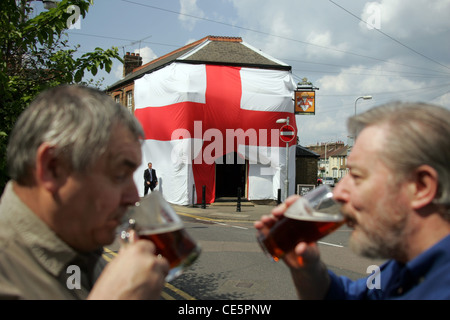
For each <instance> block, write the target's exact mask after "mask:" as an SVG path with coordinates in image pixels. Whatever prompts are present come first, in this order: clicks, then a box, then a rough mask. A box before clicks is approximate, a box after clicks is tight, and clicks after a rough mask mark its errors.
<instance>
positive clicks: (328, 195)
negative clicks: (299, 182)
mask: <svg viewBox="0 0 450 320" xmlns="http://www.w3.org/2000/svg"><path fill="white" fill-rule="evenodd" d="M339 210H340V205H339V204H338V203H337V202H336V201H334V200H333V192H332V190H331V188H330V187H329V186H327V185H321V186H319V187H317V188H315V189H313V190H312V191H310V192H309V193H307V194H306V195H305V196H303V197H301V198H299V199H298V200H297V201H296V202H294V203H293V204H292V205H291V206H290V207H289V208H288V209H287V210H286V212H285V213H284V216H283V217H282V218H281V219H280V220H278V221H277V222H276V223H275V225H274V226H273V227H272V228H271V229H270V230H269V232H268V234H266V235H265V234H263V233H262V232H259V233H258V236H257V239H258V242H259V244H260V246H261V248H262V249H263V251H264V252H266V253H267V254H268V255H269V256H271V257H272V258H273V260H275V261H278V260H279V259H281V258H283V256H284V255H285V254H286V253H287V252H289V251H291V250H293V249H294V248H295V246H296V245H297V244H298V243H299V242H316V241H317V240H319V239H321V238H323V237H324V236H326V235H328V234H329V233H331V232H333V231H334V230H336V229H338V228H339V227H340V226H341V225H342V224H343V223H344V217H343V216H342V214H341V213H340V211H339Z"/></svg>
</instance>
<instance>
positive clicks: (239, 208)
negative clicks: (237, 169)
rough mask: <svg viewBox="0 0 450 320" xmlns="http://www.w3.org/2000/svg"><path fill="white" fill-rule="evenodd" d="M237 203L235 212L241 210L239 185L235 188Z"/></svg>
mask: <svg viewBox="0 0 450 320" xmlns="http://www.w3.org/2000/svg"><path fill="white" fill-rule="evenodd" d="M237 193H238V196H237V205H236V212H241V188H240V187H239V188H238V189H237Z"/></svg>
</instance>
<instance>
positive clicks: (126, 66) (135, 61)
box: [123, 52, 142, 77]
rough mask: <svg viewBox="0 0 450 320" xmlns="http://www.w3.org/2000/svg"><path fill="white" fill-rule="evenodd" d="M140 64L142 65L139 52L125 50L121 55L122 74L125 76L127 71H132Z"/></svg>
mask: <svg viewBox="0 0 450 320" xmlns="http://www.w3.org/2000/svg"><path fill="white" fill-rule="evenodd" d="M140 66H142V57H141V56H140V55H139V53H136V54H134V53H132V54H130V53H129V52H127V53H126V54H125V56H124V57H123V76H124V77H125V76H127V75H128V74H129V73H131V72H133V70H134V69H135V68H137V67H140Z"/></svg>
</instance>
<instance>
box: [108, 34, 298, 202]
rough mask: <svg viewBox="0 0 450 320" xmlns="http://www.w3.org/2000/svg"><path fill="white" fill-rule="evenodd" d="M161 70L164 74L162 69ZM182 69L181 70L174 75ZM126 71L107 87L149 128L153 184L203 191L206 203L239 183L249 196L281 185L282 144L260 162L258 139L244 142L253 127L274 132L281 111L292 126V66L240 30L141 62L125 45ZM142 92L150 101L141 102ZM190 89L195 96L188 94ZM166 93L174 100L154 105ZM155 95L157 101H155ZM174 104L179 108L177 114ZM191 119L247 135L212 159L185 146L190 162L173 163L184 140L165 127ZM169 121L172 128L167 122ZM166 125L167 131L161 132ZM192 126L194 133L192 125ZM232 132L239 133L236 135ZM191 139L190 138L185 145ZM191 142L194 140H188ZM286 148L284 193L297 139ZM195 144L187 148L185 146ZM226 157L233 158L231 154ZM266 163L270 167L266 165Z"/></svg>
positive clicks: (183, 193)
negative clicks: (200, 159)
mask: <svg viewBox="0 0 450 320" xmlns="http://www.w3.org/2000/svg"><path fill="white" fill-rule="evenodd" d="M162 74H163V75H164V76H161V75H162ZM180 74H181V78H179V77H178V75H180ZM166 75H167V76H166ZM123 76H124V77H123V79H121V80H119V81H117V82H116V83H114V84H112V85H111V86H109V87H108V88H107V89H106V92H107V93H108V94H109V95H110V96H111V97H112V98H113V99H114V100H115V101H117V102H120V103H121V104H123V105H124V106H126V107H127V108H128V109H129V110H130V112H132V113H134V114H135V115H136V117H137V118H138V119H139V120H140V121H141V123H143V126H144V130H146V128H147V131H146V141H144V145H143V163H144V164H146V162H147V161H149V159H151V161H152V162H153V166H154V168H155V169H156V170H157V172H159V175H158V177H159V179H160V183H159V185H158V188H159V190H160V191H162V192H163V194H164V195H165V197H166V199H167V200H168V201H169V202H171V203H175V204H192V203H201V201H202V198H203V197H205V198H206V202H207V203H211V202H214V201H216V200H217V199H219V198H221V197H234V196H236V192H237V190H239V189H240V190H242V196H243V198H244V199H248V200H252V201H253V200H267V199H272V200H274V199H276V198H277V190H278V188H280V189H282V188H284V186H283V184H282V183H280V182H281V181H284V180H285V178H284V177H283V175H284V174H285V172H286V171H285V170H284V166H285V164H286V160H285V156H284V154H285V152H279V153H280V154H281V156H277V157H276V160H273V159H266V160H265V161H266V162H265V163H263V162H258V161H260V156H261V154H258V157H257V158H258V160H256V158H252V157H254V156H255V153H252V152H253V151H252V150H254V149H252V148H253V147H254V146H255V145H252V143H251V142H248V140H249V137H248V136H245V135H246V134H247V133H248V132H249V130H255V129H256V131H258V132H260V131H259V130H260V129H261V128H262V129H263V130H275V131H276V132H277V134H279V127H280V125H279V124H276V120H277V119H278V118H286V116H289V117H290V119H291V122H292V123H291V125H294V126H295V116H294V114H293V111H294V110H293V103H292V96H293V90H294V89H295V83H294V81H293V79H292V74H291V66H289V65H287V64H285V63H283V62H282V61H279V60H277V59H275V58H273V57H271V56H270V55H267V54H265V53H263V52H262V51H260V50H258V49H256V48H254V47H252V46H251V45H249V44H247V43H245V42H244V41H242V39H241V38H237V37H217V36H207V37H204V38H202V39H200V40H198V41H195V42H192V43H190V44H188V45H186V46H184V47H181V48H179V49H177V50H174V51H172V52H170V53H168V54H166V55H164V56H161V57H159V58H157V59H154V60H152V61H150V62H149V63H147V64H145V65H142V57H140V56H139V54H130V53H127V54H126V55H125V57H124V69H123ZM197 76H198V77H199V78H198V77H197ZM177 77H178V78H177ZM196 77H197V78H196ZM205 77H206V78H205ZM205 79H206V80H205ZM214 79H216V80H214ZM172 80H174V81H172ZM146 81H148V83H147V82H146ZM169 82H170V83H169ZM174 83H176V84H174ZM165 85H168V86H171V85H174V86H175V87H172V88H170V90H169V91H170V92H169V93H168V92H167V91H165V90H166V89H167V87H164V86H165ZM193 85H195V86H204V85H206V87H205V88H207V89H205V88H204V89H200V91H199V92H198V91H195V90H194V91H192V86H193ZM159 86H162V87H161V88H159V89H161V91H154V90H157V89H156V87H159ZM186 86H188V87H189V88H188V91H184V89H185V87H186ZM139 88H140V89H139ZM205 90H206V91H205ZM163 91H164V92H163ZM161 92H162V93H161ZM208 92H209V93H208ZM143 97H145V99H147V100H146V101H150V102H148V103H147V102H145V103H144V102H142V99H144V98H143ZM173 97H174V98H173ZM192 97H194V98H193V100H189V99H191V98H192ZM169 98H170V99H172V98H173V99H174V100H173V101H175V102H170V103H169V104H162V105H158V102H159V101H161V100H164V101H166V100H169ZM204 98H206V100H208V98H209V101H210V102H211V105H214V109H213V110H214V111H211V110H212V109H211V108H210V109H204V108H207V107H208V106H209V104H208V103H206V104H202V103H204V102H201V103H199V101H200V100H201V101H204ZM139 99H141V100H139ZM152 99H153V100H152ZM155 99H156V100H158V101H157V103H156V105H155V107H153V105H154V101H155ZM183 99H187V100H183ZM138 100H139V101H138ZM213 100H214V101H213ZM151 101H153V102H151ZM180 101H181V102H180ZM205 106H206V107H205ZM232 106H234V107H232ZM169 107H170V108H169ZM236 107H237V109H239V110H238V111H236ZM227 108H231V109H232V110H231V112H232V113H234V114H235V116H233V117H231V116H229V115H228V113H227V112H224V110H228V109H227ZM165 110H167V111H165ZM173 110H176V111H175V112H176V113H175V114H174V113H173V112H174V111H173ZM200 110H207V112H206V113H207V114H206V115H204V113H205V112H204V111H200ZM211 112H213V113H214V114H212V113H211ZM250 114H251V115H250ZM162 118H164V119H165V120H164V119H162ZM213 118H214V119H213ZM149 119H150V120H149ZM155 119H158V120H155ZM198 119H200V120H201V121H198ZM152 121H153V122H152ZM202 121H203V122H202ZM196 122H201V124H202V125H203V128H202V130H203V131H205V130H206V131H207V130H208V129H211V128H212V129H211V130H216V131H214V132H217V131H219V130H221V132H222V133H224V132H225V130H235V131H234V132H237V131H238V130H241V132H243V134H244V136H245V137H244V139H247V140H246V141H245V143H243V144H240V145H239V147H237V148H236V149H235V150H234V154H233V152H232V153H228V149H227V152H223V154H222V153H220V152H219V154H218V155H217V154H215V155H214V156H215V160H214V163H212V164H210V163H201V165H197V163H195V162H194V161H193V160H192V158H189V156H190V157H192V154H187V157H188V158H189V160H188V162H189V161H190V162H189V163H187V164H186V163H176V164H174V163H173V162H174V161H173V159H171V158H170V155H171V154H173V153H174V151H177V152H179V151H180V150H181V149H179V148H178V147H180V148H181V146H180V145H181V142H180V141H181V140H173V139H172V138H171V136H170V132H172V133H173V132H174V131H175V130H176V128H191V127H192V123H194V124H195V123H196ZM208 126H209V127H208ZM168 127H170V130H171V131H170V130H167V128H168ZM149 128H152V129H151V130H149ZM164 130H166V131H168V132H169V135H167V134H166V135H164V132H163V131H164ZM186 130H187V129H186ZM191 132H194V133H195V130H192V131H191ZM270 132H272V131H270ZM147 134H148V135H149V136H150V137H148V136H147ZM258 134H259V133H258ZM224 137H225V135H224ZM202 139H203V136H202ZM234 139H237V140H239V139H240V137H234ZM259 139H260V136H258V145H257V146H256V147H257V148H260V145H259V143H260V141H261V140H259ZM186 140H188V139H185V142H186ZM194 140H195V139H194ZM197 140H199V139H197ZM273 141H275V142H276V144H277V147H278V145H279V147H281V148H284V147H285V144H284V145H283V143H280V139H279V136H277V137H276V138H275V139H274V140H271V142H270V143H273ZM214 142H215V141H214ZM178 143H179V145H178ZM189 143H191V142H187V143H185V145H186V144H189ZM146 144H147V145H146ZM150 144H152V146H151V147H150ZM194 144H195V142H194ZM212 144H213V142H212V140H203V147H202V148H203V149H202V150H205V148H206V147H208V146H211V145H212ZM224 145H225V141H224ZM205 146H206V147H205ZM241 147H242V148H241ZM177 148H178V149H177ZM183 148H184V147H183ZM190 148H193V147H192V145H190ZM264 148H267V149H270V148H272V146H270V145H269V144H267V145H265V146H264ZM290 148H292V150H291V151H292V152H290V159H291V157H292V161H290V162H289V166H290V169H289V180H290V181H291V183H290V185H289V189H290V190H289V191H290V192H289V193H290V194H292V193H294V192H295V190H294V187H295V183H294V181H295V161H294V160H295V146H290ZM149 150H152V151H149ZM155 150H156V151H155ZM276 150H278V149H276ZM222 151H223V150H222ZM183 152H185V153H183V154H182V156H186V150H184V149H183ZM192 152H193V151H192V149H190V150H189V151H187V153H192ZM201 152H202V151H201ZM258 152H259V151H258ZM265 152H266V153H268V154H269V155H270V156H274V155H275V151H273V152H272V151H270V152H268V151H265ZM276 152H277V153H278V151H276ZM283 156H284V158H283ZM164 157H166V158H164ZM222 157H223V158H222ZM239 157H240V158H241V160H242V158H243V159H244V160H242V161H243V162H242V163H239ZM178 159H181V158H180V157H178ZM222 159H223V160H222ZM229 159H231V163H230V162H228V160H229ZM233 159H234V160H233ZM183 161H184V160H183ZM175 162H176V161H175ZM175 165H177V167H176V168H175V167H174V166H175ZM145 166H146V165H145ZM180 166H181V168H180ZM267 166H269V167H267ZM271 167H272V168H271ZM282 167H283V168H282ZM143 168H144V167H143ZM140 171H141V168H138V170H137V171H136V174H135V181H136V184H137V185H138V188H139V186H140V185H141V184H142V183H141V181H140V180H142V177H141V172H140ZM269 171H270V172H271V173H270V175H269V174H268V173H267V172H269ZM261 172H264V174H262V173H261ZM175 174H177V175H175ZM202 186H206V193H205V194H202ZM139 189H141V188H139ZM139 191H141V190H139Z"/></svg>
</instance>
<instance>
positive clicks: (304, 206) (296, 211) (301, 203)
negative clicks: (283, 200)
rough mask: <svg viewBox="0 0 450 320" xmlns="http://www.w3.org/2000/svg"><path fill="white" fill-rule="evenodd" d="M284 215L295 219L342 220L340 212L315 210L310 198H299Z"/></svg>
mask: <svg viewBox="0 0 450 320" xmlns="http://www.w3.org/2000/svg"><path fill="white" fill-rule="evenodd" d="M284 216H285V217H287V218H290V219H295V220H308V221H329V222H334V221H341V220H343V217H342V215H340V214H338V213H326V212H320V211H314V210H313V208H311V207H310V205H309V203H308V200H306V199H304V198H299V199H298V200H297V201H295V202H294V203H293V204H292V205H291V206H290V207H289V208H288V209H287V210H286V212H285V213H284Z"/></svg>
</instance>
